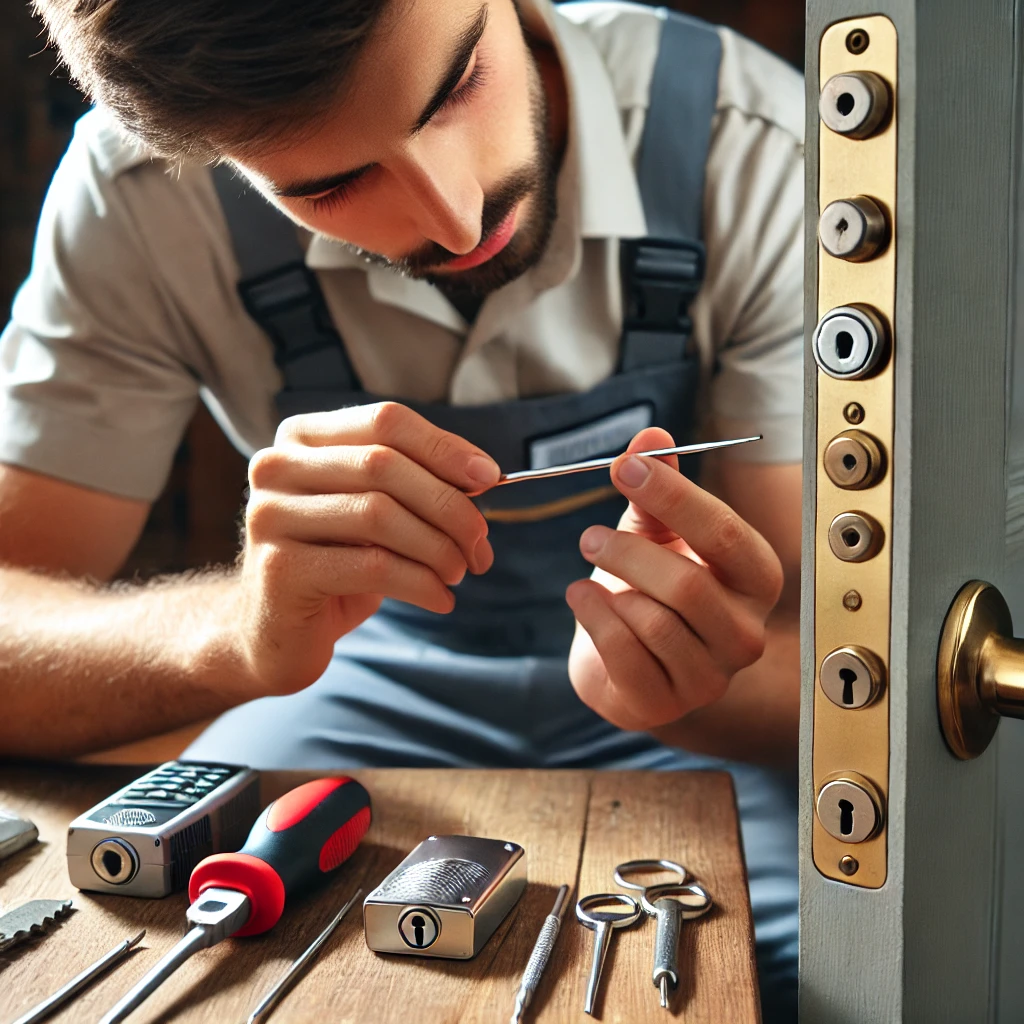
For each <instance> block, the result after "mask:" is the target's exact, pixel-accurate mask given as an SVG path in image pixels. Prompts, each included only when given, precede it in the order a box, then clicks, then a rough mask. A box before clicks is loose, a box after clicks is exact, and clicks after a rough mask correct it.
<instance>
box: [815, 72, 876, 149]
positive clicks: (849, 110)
mask: <svg viewBox="0 0 1024 1024" xmlns="http://www.w3.org/2000/svg"><path fill="white" fill-rule="evenodd" d="M890 106H891V103H890V100H889V87H888V85H886V82H885V79H884V78H882V77H881V75H876V74H875V73H874V72H872V71H848V72H846V73H844V74H841V75H833V76H832V77H831V78H830V79H829V80H828V81H827V82H826V83H825V87H824V88H823V89H822V90H821V96H820V98H819V100H818V114H819V115H820V117H821V120H822V123H823V124H824V125H825V126H826V127H827V128H830V129H831V130H832V131H834V132H836V133H837V134H838V135H845V136H846V137H847V138H849V139H866V138H868V137H869V136H871V135H874V133H875V132H876V131H878V129H879V128H881V127H882V126H883V125H884V124H885V123H886V121H887V120H888V117H889V110H890Z"/></svg>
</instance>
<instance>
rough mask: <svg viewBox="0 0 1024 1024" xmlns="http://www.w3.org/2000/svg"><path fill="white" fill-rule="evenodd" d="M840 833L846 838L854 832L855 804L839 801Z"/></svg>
mask: <svg viewBox="0 0 1024 1024" xmlns="http://www.w3.org/2000/svg"><path fill="white" fill-rule="evenodd" d="M839 831H840V832H842V834H843V835H844V836H848V835H849V834H850V833H851V832H852V831H853V804H851V803H850V801H849V800H840V801H839Z"/></svg>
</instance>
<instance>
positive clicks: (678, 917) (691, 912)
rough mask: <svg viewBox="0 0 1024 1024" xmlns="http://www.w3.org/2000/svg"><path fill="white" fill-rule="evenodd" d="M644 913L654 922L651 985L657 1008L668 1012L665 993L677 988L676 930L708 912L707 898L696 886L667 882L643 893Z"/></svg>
mask: <svg viewBox="0 0 1024 1024" xmlns="http://www.w3.org/2000/svg"><path fill="white" fill-rule="evenodd" d="M640 905H641V906H642V907H643V909H644V911H645V912H646V913H647V914H649V915H650V916H651V917H653V918H655V919H656V920H657V922H658V929H657V931H656V932H655V935H654V968H653V970H652V971H651V981H652V982H654V984H655V986H656V987H657V988H658V991H659V994H660V996H661V1005H662V1006H663V1007H664V1008H665V1009H666V1010H667V1009H668V1008H669V1005H668V1001H669V991H670V990H671V991H673V992H674V991H675V990H676V988H678V986H679V929H680V926H681V925H682V922H683V921H688V920H690V919H692V918H695V917H700V916H701V914H706V913H707V912H708V911H709V910H710V909H711V897H710V896H709V895H708V893H707V890H706V889H704V888H703V887H702V886H699V885H697V883H696V882H690V883H689V884H688V885H686V884H682V883H680V882H669V883H667V884H665V885H654V886H651V887H649V888H647V889H645V890H644V892H643V894H642V895H641V897H640Z"/></svg>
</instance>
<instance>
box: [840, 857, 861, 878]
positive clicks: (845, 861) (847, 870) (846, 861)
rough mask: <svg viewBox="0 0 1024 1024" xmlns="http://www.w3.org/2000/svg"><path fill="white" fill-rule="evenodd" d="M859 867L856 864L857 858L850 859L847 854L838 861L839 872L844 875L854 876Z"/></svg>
mask: <svg viewBox="0 0 1024 1024" xmlns="http://www.w3.org/2000/svg"><path fill="white" fill-rule="evenodd" d="M859 867H860V864H859V863H858V862H857V858H856V857H851V856H850V855H849V854H847V855H846V856H845V857H842V858H841V859H840V861H839V870H840V871H842V873H843V874H844V875H855V874H856V873H857V869H858V868H859Z"/></svg>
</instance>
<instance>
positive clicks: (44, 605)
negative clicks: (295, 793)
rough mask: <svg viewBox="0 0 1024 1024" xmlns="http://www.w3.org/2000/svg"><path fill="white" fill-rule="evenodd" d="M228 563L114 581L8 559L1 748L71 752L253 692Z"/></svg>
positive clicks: (22, 752) (217, 708)
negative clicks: (139, 580) (29, 567)
mask: <svg viewBox="0 0 1024 1024" xmlns="http://www.w3.org/2000/svg"><path fill="white" fill-rule="evenodd" d="M236 591H237V585H236V580H235V578H234V576H233V575H232V574H229V573H228V572H227V571H224V572H220V573H212V572H211V573H207V574H203V575H200V576H196V577H193V578H185V577H181V578H178V579H175V580H171V581H163V582H159V583H155V584H150V585H146V586H138V587H135V586H132V587H128V586H124V585H120V586H117V587H113V588H107V587H97V586H91V585H88V584H85V583H82V582H78V581H74V580H66V579H54V578H51V577H46V576H42V575H38V574H34V573H30V572H25V571H22V570H20V569H13V568H0V706H2V708H3V713H2V714H0V755H3V756H14V757H67V756H72V755H77V754H81V753H84V752H86V751H90V750H98V749H103V748H106V747H110V746H114V745H117V744H119V743H123V742H125V741H127V740H130V739H138V738H141V737H143V736H148V735H153V734H156V733H160V732H165V731H167V730H168V729H172V728H175V727H177V726H181V725H184V724H186V723H188V722H192V721H196V720H199V719H202V718H208V717H210V716H212V715H215V714H218V713H219V712H221V711H223V710H225V709H226V708H228V707H231V706H233V705H235V704H238V703H240V702H241V701H243V700H246V699H249V697H251V696H256V695H258V694H254V693H253V692H252V685H251V681H250V680H249V679H248V674H247V672H246V671H245V667H244V658H242V657H241V656H240V655H239V647H238V644H237V643H236V642H235V639H234V637H233V635H232V630H231V623H232V620H233V616H232V615H231V607H232V606H233V604H234V602H235V597H236Z"/></svg>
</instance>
